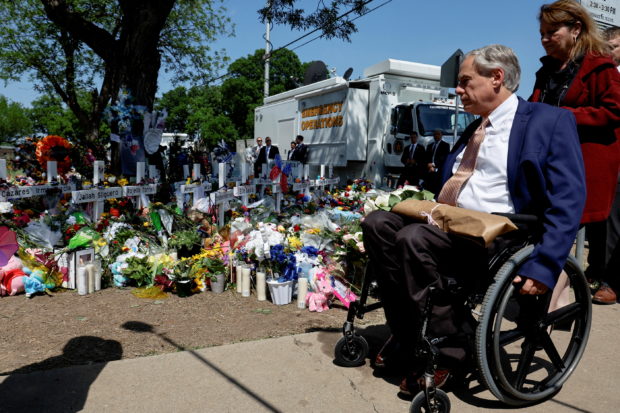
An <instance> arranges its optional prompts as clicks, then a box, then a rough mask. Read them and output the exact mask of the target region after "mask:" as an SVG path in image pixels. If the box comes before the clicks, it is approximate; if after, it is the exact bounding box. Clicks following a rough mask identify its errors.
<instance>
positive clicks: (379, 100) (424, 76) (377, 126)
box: [254, 59, 473, 185]
mask: <svg viewBox="0 0 620 413" xmlns="http://www.w3.org/2000/svg"><path fill="white" fill-rule="evenodd" d="M439 75H440V67H439V66H432V65H427V64H421V63H413V62H406V61H401V60H393V59H388V60H385V61H383V62H380V63H378V64H376V65H374V66H371V67H369V68H367V69H366V70H364V78H363V79H360V80H354V81H347V80H346V79H344V78H342V77H333V78H330V79H326V80H323V81H321V82H317V83H313V84H310V85H306V86H302V87H299V88H297V89H293V90H289V91H287V92H284V93H280V94H278V95H274V96H270V97H267V98H265V100H264V105H263V106H260V107H258V108H256V110H255V122H254V138H257V137H259V136H260V137H263V138H265V137H267V136H269V137H271V139H272V141H273V144H274V145H277V146H278V147H279V148H280V153H281V154H282V156H283V157H286V155H287V153H288V151H289V148H290V142H291V141H293V140H294V139H295V136H297V135H303V136H304V143H305V144H307V145H308V147H309V153H308V163H309V164H310V165H311V168H313V169H312V170H311V175H314V174H315V172H316V171H317V170H318V165H333V166H334V167H336V168H335V172H337V173H338V175H339V176H340V177H341V178H342V179H349V178H351V179H353V178H359V177H366V178H367V179H369V180H371V181H373V182H374V183H375V184H376V185H380V184H381V183H382V182H383V178H384V177H385V176H386V173H387V172H399V170H400V169H401V168H402V164H401V162H400V158H401V155H402V150H403V149H404V147H406V145H407V144H408V142H407V139H408V134H409V132H410V131H412V130H414V131H417V132H418V134H419V135H420V142H422V143H424V144H426V143H428V142H429V141H430V139H432V138H431V136H432V133H433V130H434V129H437V128H439V129H442V131H443V132H444V134H445V135H449V134H451V133H453V128H454V126H453V125H454V119H455V115H454V103H453V102H452V104H451V105H450V102H448V101H447V99H446V98H444V97H442V89H441V88H440V86H439ZM471 120H473V116H472V115H470V114H468V113H463V112H460V113H459V122H458V128H457V131H458V132H459V133H460V132H461V131H462V130H463V129H464V127H465V126H467V124H468V123H469V122H470V121H471ZM448 141H449V142H451V141H452V139H451V138H450V139H449V140H448Z"/></svg>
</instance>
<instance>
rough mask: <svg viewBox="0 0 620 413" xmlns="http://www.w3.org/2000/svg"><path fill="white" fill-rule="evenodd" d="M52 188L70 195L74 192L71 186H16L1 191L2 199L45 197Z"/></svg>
mask: <svg viewBox="0 0 620 413" xmlns="http://www.w3.org/2000/svg"><path fill="white" fill-rule="evenodd" d="M52 188H60V190H61V191H62V193H63V194H66V193H69V192H71V190H72V187H71V185H58V186H53V185H33V186H15V187H12V188H7V189H3V190H0V198H4V199H18V198H31V197H33V196H45V195H47V191H48V190H49V189H52Z"/></svg>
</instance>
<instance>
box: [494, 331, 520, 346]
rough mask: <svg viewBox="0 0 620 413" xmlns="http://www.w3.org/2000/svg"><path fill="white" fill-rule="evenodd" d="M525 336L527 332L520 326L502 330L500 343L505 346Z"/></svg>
mask: <svg viewBox="0 0 620 413" xmlns="http://www.w3.org/2000/svg"><path fill="white" fill-rule="evenodd" d="M523 337H525V332H524V331H523V330H521V329H519V328H515V329H513V330H508V331H502V332H501V333H500V335H499V345H500V346H501V347H505V346H507V345H509V344H512V343H514V342H515V341H518V340H521V339H522V338H523Z"/></svg>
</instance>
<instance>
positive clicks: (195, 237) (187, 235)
mask: <svg viewBox="0 0 620 413" xmlns="http://www.w3.org/2000/svg"><path fill="white" fill-rule="evenodd" d="M201 239H202V238H201V237H200V234H199V233H198V231H196V230H185V231H178V232H175V233H173V234H172V236H171V237H170V239H169V240H168V247H170V248H175V249H179V248H183V247H185V248H188V249H189V248H192V247H193V246H195V245H196V244H200V241H201Z"/></svg>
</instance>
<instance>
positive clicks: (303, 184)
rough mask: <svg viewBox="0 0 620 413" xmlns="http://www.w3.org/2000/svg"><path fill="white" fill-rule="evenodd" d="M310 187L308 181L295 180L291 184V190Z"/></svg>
mask: <svg viewBox="0 0 620 413" xmlns="http://www.w3.org/2000/svg"><path fill="white" fill-rule="evenodd" d="M308 188H310V182H297V183H295V184H293V191H303V190H306V189H308Z"/></svg>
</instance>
